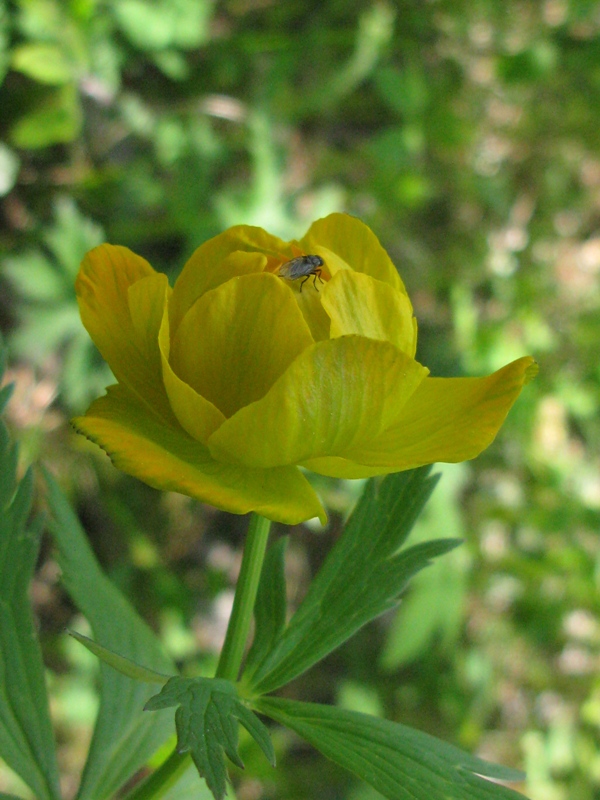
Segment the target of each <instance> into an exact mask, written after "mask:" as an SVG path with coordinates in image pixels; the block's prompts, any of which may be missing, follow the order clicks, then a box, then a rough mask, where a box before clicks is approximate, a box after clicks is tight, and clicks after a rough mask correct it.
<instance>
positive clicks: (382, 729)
mask: <svg viewBox="0 0 600 800" xmlns="http://www.w3.org/2000/svg"><path fill="white" fill-rule="evenodd" d="M254 705H255V707H256V709H257V710H258V711H260V712H261V713H263V714H266V715H267V716H268V717H271V719H274V720H276V721H277V722H279V723H280V724H282V725H285V726H286V727H288V728H291V729H292V730H293V731H295V732H296V733H297V734H298V735H299V736H301V737H302V738H303V739H306V741H307V742H310V744H312V745H313V746H314V747H316V748H317V750H320V751H321V753H323V755H325V756H327V758H329V759H331V760H332V761H334V762H335V763H336V764H339V765H340V766H342V767H344V768H345V769H347V770H349V771H350V772H352V773H353V774H354V775H356V776H357V777H358V778H360V779H361V780H363V781H365V782H366V783H368V784H369V785H370V786H372V787H373V788H374V789H376V790H377V791H378V792H381V794H382V795H383V796H384V797H387V798H388V800H517V798H520V797H522V795H520V794H518V793H517V792H514V791H512V789H509V788H507V787H506V786H503V785H501V784H498V783H493V782H492V781H490V780H486V778H492V779H493V780H500V781H518V780H522V779H523V775H522V773H521V772H518V771H517V770H513V769H509V768H507V767H501V766H497V765H495V764H490V763H488V762H486V761H483V760H482V759H480V758H477V757H476V756H472V755H470V754H468V753H464V752H463V751H462V750H460V749H459V748H458V747H455V746H454V745H451V744H447V743H446V742H443V741H442V740H441V739H436V738H435V737H434V736H430V735H429V734H426V733H423V732H422V731H417V730H415V729H414V728H409V727H407V726H406V725H401V724H399V723H397V722H390V721H389V720H382V719H378V718H377V717H372V716H369V715H368V714H360V713H358V712H356V711H346V710H344V709H341V708H335V707H333V706H323V705H319V704H317V703H298V702H295V701H292V700H284V699H282V698H274V697H261V698H260V699H259V700H257V701H256V702H255V704H254Z"/></svg>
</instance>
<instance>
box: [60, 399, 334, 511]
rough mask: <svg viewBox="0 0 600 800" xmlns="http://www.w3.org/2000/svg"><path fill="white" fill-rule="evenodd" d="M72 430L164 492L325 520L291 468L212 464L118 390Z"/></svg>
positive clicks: (233, 508)
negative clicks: (259, 468) (249, 467)
mask: <svg viewBox="0 0 600 800" xmlns="http://www.w3.org/2000/svg"><path fill="white" fill-rule="evenodd" d="M73 425H74V427H75V429H76V430H78V431H79V432H80V433H83V434H84V435H85V436H87V437H88V438H89V439H91V440H92V441H94V442H96V444H99V445H100V447H102V449H103V450H105V451H106V452H107V453H108V455H109V456H110V458H111V460H112V461H113V463H114V464H115V466H116V467H118V468H119V469H121V470H123V471H124V472H127V473H128V474H129V475H133V476H135V477H136V478H139V479H140V480H142V481H144V482H145V483H148V484H149V485H150V486H154V487H156V488H157V489H163V490H166V491H175V492H182V493H184V494H187V495H190V496H191V497H195V498H197V499H198V500H201V501H203V502H206V503H212V504H213V505H216V506H218V507H220V508H226V509H228V510H229V511H232V512H233V513H236V514H246V513H247V512H249V511H256V512H257V513H259V514H263V515H264V516H266V517H268V518H269V519H274V520H278V521H280V522H284V523H287V524H289V525H294V524H296V523H298V522H301V521H303V520H305V519H309V518H310V517H317V516H318V517H320V518H321V519H322V520H323V521H324V520H325V512H324V510H323V507H322V506H321V503H320V502H319V499H318V498H317V496H316V494H315V493H314V491H313V489H312V488H311V486H310V484H309V483H308V481H307V480H306V478H305V477H304V476H303V475H302V473H301V472H300V471H299V470H298V469H297V468H295V467H281V468H277V469H268V470H252V469H246V468H244V467H240V466H235V465H231V464H223V463H218V462H216V461H214V460H213V459H212V458H211V456H210V454H209V452H208V450H207V449H206V447H204V446H203V445H202V444H200V443H199V442H196V441H194V440H193V439H192V438H191V437H189V436H187V434H186V433H185V432H184V431H183V430H182V429H181V428H179V427H178V426H176V425H175V426H170V425H165V424H164V422H162V421H161V420H160V419H159V418H157V417H156V416H155V415H154V414H152V413H151V412H149V411H148V408H147V406H146V405H145V404H143V403H140V401H139V400H138V399H137V398H136V397H135V396H134V395H133V394H131V393H130V392H128V391H127V389H125V388H124V387H122V386H111V387H109V389H108V393H107V394H106V395H105V396H104V397H101V398H99V399H98V400H96V401H95V402H94V403H93V404H92V406H91V408H90V409H89V410H88V411H87V413H86V415H85V416H83V417H77V418H75V419H74V420H73Z"/></svg>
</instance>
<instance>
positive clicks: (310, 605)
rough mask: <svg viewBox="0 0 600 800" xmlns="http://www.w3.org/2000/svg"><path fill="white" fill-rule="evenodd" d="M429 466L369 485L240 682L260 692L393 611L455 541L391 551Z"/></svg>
mask: <svg viewBox="0 0 600 800" xmlns="http://www.w3.org/2000/svg"><path fill="white" fill-rule="evenodd" d="M429 471H430V468H429V467H422V468H420V469H416V470H412V471H410V472H403V473H398V474H395V475H389V476H388V477H387V478H386V479H385V480H384V481H383V482H381V483H380V484H378V483H377V482H376V481H375V480H371V481H369V483H368V484H367V486H366V488H365V491H364V493H363V495H362V497H361V499H360V500H359V502H358V504H357V506H356V509H355V510H354V513H353V514H352V516H351V518H350V520H349V521H348V523H347V525H346V527H345V529H344V532H343V534H342V536H341V537H340V539H339V540H338V542H337V544H336V545H335V546H334V547H333V548H332V550H331V551H330V553H329V555H328V556H327V558H326V560H325V563H324V564H323V566H322V568H321V570H320V571H319V573H318V574H317V576H316V578H315V579H314V580H313V582H312V584H311V585H310V588H309V590H308V592H307V594H306V597H305V598H304V600H303V602H302V604H301V605H300V607H299V608H298V610H297V611H296V613H295V614H294V616H293V617H292V618H291V620H290V622H289V624H288V625H287V627H286V628H285V629H284V630H282V632H281V633H280V635H279V636H278V637H277V638H276V640H275V641H274V642H273V644H272V647H271V649H270V652H268V653H267V654H266V655H265V656H264V657H263V658H262V660H260V662H258V663H255V662H254V661H252V662H251V665H250V666H251V669H250V670H249V673H248V675H247V676H245V682H246V684H247V685H248V686H249V689H250V691H251V692H255V693H257V694H267V693H268V692H272V691H274V690H275V689H277V688H279V687H280V686H283V685H284V684H286V683H289V681H291V680H293V679H294V678H296V677H297V676H298V675H300V674H302V673H303V672H305V671H306V670H307V669H309V667H311V666H312V665H313V664H315V663H316V662H317V661H320V660H321V659H322V658H324V657H325V656H326V655H327V654H328V653H330V652H331V651H332V650H334V649H335V648H336V647H339V645H341V644H342V643H343V642H345V641H346V640H347V639H348V638H349V637H350V636H352V635H353V634H354V633H356V631H357V630H359V629H360V628H361V627H362V626H363V625H365V624H366V623H367V622H370V621H371V620H372V619H375V617H377V616H379V615H380V614H382V613H384V612H385V611H387V610H389V609H390V608H393V607H394V606H395V605H396V604H397V602H398V597H399V595H400V593H401V592H402V590H403V589H404V588H405V587H406V584H407V583H408V581H409V579H410V578H411V577H412V576H413V575H414V574H415V573H416V572H419V570H421V569H423V568H424V567H426V566H427V565H428V564H429V563H430V561H431V559H432V558H435V557H437V556H440V555H442V554H443V553H447V552H448V551H450V550H452V549H453V548H455V547H456V546H457V545H458V544H460V542H459V541H458V540H456V539H439V540H435V541H428V542H422V543H420V544H417V545H415V546H413V547H409V548H406V549H404V550H401V551H400V552H399V548H400V547H401V546H402V545H403V544H404V542H405V541H406V539H407V537H408V535H409V533H410V531H411V528H412V526H413V524H414V522H415V520H416V518H417V516H418V515H419V513H420V512H421V510H422V509H423V507H424V505H425V503H426V502H427V500H428V498H429V496H430V494H431V492H432V491H433V488H434V486H435V484H436V482H437V478H436V477H433V478H432V477H429Z"/></svg>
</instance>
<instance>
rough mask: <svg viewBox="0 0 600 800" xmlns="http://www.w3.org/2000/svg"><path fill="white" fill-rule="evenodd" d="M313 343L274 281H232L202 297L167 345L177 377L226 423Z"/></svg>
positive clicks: (281, 286)
mask: <svg viewBox="0 0 600 800" xmlns="http://www.w3.org/2000/svg"><path fill="white" fill-rule="evenodd" d="M312 342H313V339H312V336H311V334H310V331H309V329H308V326H307V324H306V322H305V321H304V317H303V316H302V314H301V312H300V310H299V308H298V305H297V303H296V301H295V300H294V297H293V294H292V292H291V291H290V289H289V288H288V287H287V286H286V285H285V283H284V282H283V281H282V280H280V279H279V278H277V277H275V276H274V275H271V274H268V273H261V274H258V275H245V276H241V277H238V278H232V279H231V280H230V281H228V282H227V283H224V284H222V285H221V286H219V287H218V288H217V289H213V290H212V291H210V292H207V293H206V294H204V295H202V297H201V298H200V299H199V300H197V301H196V303H195V304H194V305H193V306H192V308H190V310H189V311H188V312H187V314H186V315H185V317H184V318H183V319H182V321H181V324H180V325H179V328H178V329H177V332H176V333H175V335H174V336H173V337H172V340H171V354H170V363H171V366H172V367H173V370H174V371H175V373H176V374H177V375H178V376H179V378H181V379H182V380H183V381H185V382H186V383H187V384H189V385H190V386H191V387H192V388H193V389H194V390H195V391H196V392H197V393H198V394H200V395H202V397H205V398H206V399H207V400H210V402H211V403H213V404H214V405H215V406H216V407H217V408H218V409H219V410H220V411H221V412H222V413H223V414H224V415H225V416H226V417H230V416H231V415H232V414H234V413H235V412H236V411H237V410H238V409H239V408H241V407H242V406H244V405H247V404H248V403H252V402H254V401H255V400H258V399H259V398H260V397H262V396H263V395H264V394H265V393H266V392H267V391H268V390H269V389H270V388H271V386H272V385H273V383H274V382H275V381H276V380H277V378H279V376H280V375H281V374H282V373H283V372H284V371H285V369H286V368H287V367H288V366H289V364H291V362H292V361H293V360H294V359H295V358H296V356H297V355H298V354H299V353H301V352H302V351H303V350H304V349H305V348H307V347H309V346H310V345H311V344H312Z"/></svg>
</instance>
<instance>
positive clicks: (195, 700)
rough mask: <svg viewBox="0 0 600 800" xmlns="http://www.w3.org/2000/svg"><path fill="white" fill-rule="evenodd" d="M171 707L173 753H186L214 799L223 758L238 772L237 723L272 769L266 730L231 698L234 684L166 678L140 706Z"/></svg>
mask: <svg viewBox="0 0 600 800" xmlns="http://www.w3.org/2000/svg"><path fill="white" fill-rule="evenodd" d="M173 706H177V711H176V712H175V725H176V728H177V749H178V751H179V752H180V753H187V752H190V753H191V756H192V760H193V762H194V764H195V765H196V767H197V769H198V772H199V773H200V775H201V776H202V777H203V778H204V780H205V781H206V784H207V786H208V788H209V789H210V791H211V792H212V794H213V796H214V798H215V800H222V798H223V797H225V792H226V781H227V770H226V767H225V755H227V756H228V758H229V759H230V760H231V761H232V762H233V763H234V764H235V765H236V766H238V767H240V768H243V766H244V762H243V761H242V759H241V758H240V755H239V753H238V723H241V724H242V725H243V726H244V728H246V730H247V731H248V733H249V734H250V735H251V736H252V738H253V739H254V740H255V741H256V743H257V744H258V746H259V747H260V749H261V750H262V751H263V753H264V754H265V756H266V757H267V759H268V760H269V762H270V763H271V764H272V765H273V766H275V752H274V750H273V745H272V744H271V738H270V736H269V731H268V730H267V728H266V727H265V726H264V725H263V723H262V722H261V721H260V720H259V719H258V717H257V716H256V715H255V714H253V713H252V711H250V709H249V708H247V706H245V705H244V703H243V702H242V700H240V698H239V697H238V695H237V691H236V687H235V684H233V683H232V682H231V681H225V680H222V679H220V678H179V677H177V678H171V679H170V680H169V681H168V683H166V684H165V686H164V687H163V688H162V690H161V691H160V693H159V694H157V695H155V696H154V697H152V698H151V699H150V700H149V701H148V702H147V703H146V710H147V711H156V710H157V709H161V708H171V707H173Z"/></svg>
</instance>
